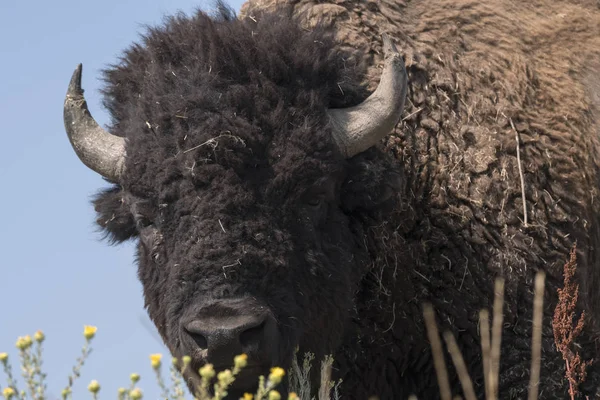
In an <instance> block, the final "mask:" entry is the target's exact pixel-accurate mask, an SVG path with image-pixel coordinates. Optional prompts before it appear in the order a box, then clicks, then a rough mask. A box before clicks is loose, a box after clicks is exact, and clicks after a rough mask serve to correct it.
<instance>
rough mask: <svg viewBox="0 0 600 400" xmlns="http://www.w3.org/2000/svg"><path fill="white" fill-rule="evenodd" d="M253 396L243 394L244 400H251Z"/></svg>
mask: <svg viewBox="0 0 600 400" xmlns="http://www.w3.org/2000/svg"><path fill="white" fill-rule="evenodd" d="M253 398H254V396H253V395H252V394H251V393H244V400H252V399H253Z"/></svg>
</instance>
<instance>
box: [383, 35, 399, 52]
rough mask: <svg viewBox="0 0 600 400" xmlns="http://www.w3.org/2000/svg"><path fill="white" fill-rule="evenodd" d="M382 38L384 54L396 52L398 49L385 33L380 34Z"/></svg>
mask: <svg viewBox="0 0 600 400" xmlns="http://www.w3.org/2000/svg"><path fill="white" fill-rule="evenodd" d="M381 38H382V39H383V53H384V55H385V56H387V55H390V54H398V49H397V48H396V44H395V43H394V42H393V41H392V38H391V37H390V35H388V34H387V33H384V34H383V35H381Z"/></svg>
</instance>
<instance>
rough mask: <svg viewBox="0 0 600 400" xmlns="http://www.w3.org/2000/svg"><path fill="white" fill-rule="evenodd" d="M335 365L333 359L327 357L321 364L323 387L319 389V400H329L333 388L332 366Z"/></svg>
mask: <svg viewBox="0 0 600 400" xmlns="http://www.w3.org/2000/svg"><path fill="white" fill-rule="evenodd" d="M332 365H333V357H331V356H326V357H325V359H324V360H323V361H322V362H321V386H320V387H319V400H329V399H330V396H329V393H330V392H331V389H332V388H333V382H332V381H331V366H332Z"/></svg>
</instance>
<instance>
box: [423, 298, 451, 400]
mask: <svg viewBox="0 0 600 400" xmlns="http://www.w3.org/2000/svg"><path fill="white" fill-rule="evenodd" d="M423 316H424V317H425V326H426V327H427V336H428V337H429V342H430V343H431V352H432V355H433V365H434V367H435V373H436V375H437V380H438V385H439V387H440V395H441V398H442V400H451V399H452V392H451V391H450V382H449V380H448V370H447V369H446V363H445V362H444V351H443V349H442V341H441V340H440V335H439V332H438V328H437V324H436V322H435V313H434V311H433V307H432V306H431V304H425V305H423Z"/></svg>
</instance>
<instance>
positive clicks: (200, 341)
mask: <svg viewBox="0 0 600 400" xmlns="http://www.w3.org/2000/svg"><path fill="white" fill-rule="evenodd" d="M187 333H188V335H190V337H191V338H192V339H193V340H194V342H195V343H196V345H198V347H200V348H201V349H207V348H208V341H207V340H206V337H205V336H204V335H202V334H200V333H196V332H190V331H187Z"/></svg>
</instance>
